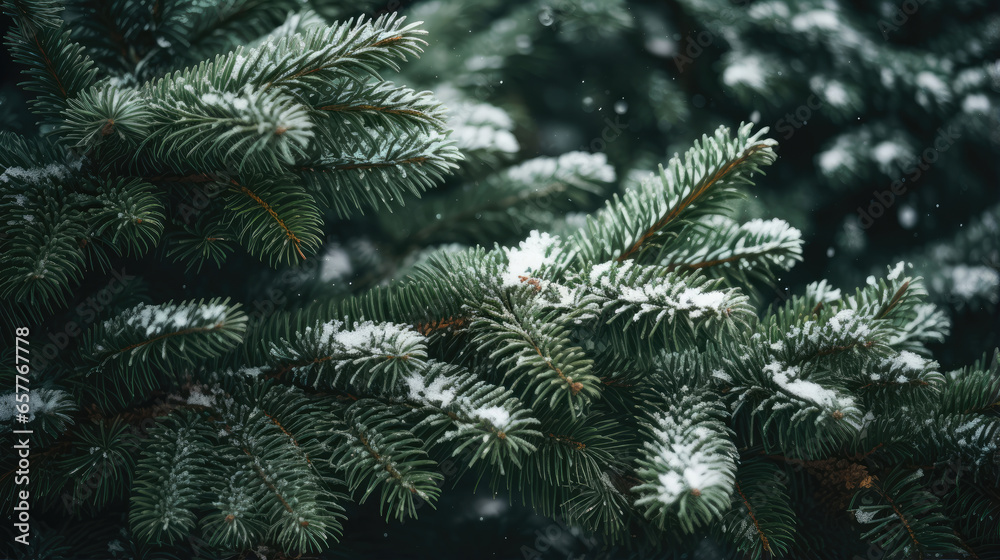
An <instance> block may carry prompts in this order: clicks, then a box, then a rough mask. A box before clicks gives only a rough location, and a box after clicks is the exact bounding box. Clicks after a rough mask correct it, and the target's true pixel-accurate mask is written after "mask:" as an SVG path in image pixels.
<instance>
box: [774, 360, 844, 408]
mask: <svg viewBox="0 0 1000 560" xmlns="http://www.w3.org/2000/svg"><path fill="white" fill-rule="evenodd" d="M764 372H765V373H768V374H769V375H770V376H771V379H773V380H774V382H775V383H776V384H777V385H778V386H779V387H781V389H782V390H783V391H785V392H786V393H788V394H790V395H792V396H794V397H796V398H798V399H800V400H804V401H809V402H812V403H815V404H817V405H819V406H820V407H822V408H825V409H836V410H839V409H841V408H844V407H847V406H853V405H854V400H853V399H852V398H851V397H841V396H840V395H838V394H837V393H836V392H835V391H833V390H830V389H827V388H826V387H823V386H822V385H820V384H818V383H813V382H812V381H806V380H802V379H798V376H799V375H800V373H801V372H800V370H799V368H798V367H796V366H785V365H784V364H782V363H780V362H776V361H775V362H771V363H769V364H767V365H766V366H764Z"/></svg>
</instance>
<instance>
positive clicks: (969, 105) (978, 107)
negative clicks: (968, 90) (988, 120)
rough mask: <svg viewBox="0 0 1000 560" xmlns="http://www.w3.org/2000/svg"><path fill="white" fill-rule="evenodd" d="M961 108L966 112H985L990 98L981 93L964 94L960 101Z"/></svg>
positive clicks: (988, 106) (988, 107) (988, 108)
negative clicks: (964, 96)
mask: <svg viewBox="0 0 1000 560" xmlns="http://www.w3.org/2000/svg"><path fill="white" fill-rule="evenodd" d="M962 110H963V111H965V112H966V113H985V112H986V111H989V110H990V99H989V98H988V97H986V96H985V95H983V94H981V93H977V94H975V95H969V96H966V98H965V99H964V100H963V101H962Z"/></svg>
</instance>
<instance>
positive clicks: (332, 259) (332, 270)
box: [319, 243, 354, 282]
mask: <svg viewBox="0 0 1000 560" xmlns="http://www.w3.org/2000/svg"><path fill="white" fill-rule="evenodd" d="M353 273H354V267H353V266H352V265H351V256H350V255H349V254H348V253H347V251H346V250H344V248H343V247H342V246H341V245H340V244H339V243H334V244H332V245H330V247H329V248H328V249H327V250H326V252H325V253H323V265H322V268H320V272H319V279H320V281H321V282H336V281H338V280H341V279H342V278H346V277H348V276H350V275H351V274H353Z"/></svg>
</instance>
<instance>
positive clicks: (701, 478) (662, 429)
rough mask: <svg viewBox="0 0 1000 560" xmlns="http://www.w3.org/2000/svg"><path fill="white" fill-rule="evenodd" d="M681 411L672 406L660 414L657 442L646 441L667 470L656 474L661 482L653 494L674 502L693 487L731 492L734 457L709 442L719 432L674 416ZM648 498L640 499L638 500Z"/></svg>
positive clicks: (655, 458)
mask: <svg viewBox="0 0 1000 560" xmlns="http://www.w3.org/2000/svg"><path fill="white" fill-rule="evenodd" d="M679 412H680V411H678V410H675V409H671V410H670V411H667V413H665V414H661V415H659V417H658V418H657V420H658V426H657V427H656V429H655V436H656V441H657V442H658V443H656V444H647V445H648V448H649V449H650V451H652V452H653V457H652V458H653V461H654V462H655V463H657V464H659V465H662V466H663V467H666V469H667V470H665V472H661V473H660V474H659V475H658V476H657V483H658V484H657V487H656V489H655V490H654V494H653V496H652V497H653V498H655V499H656V500H658V501H660V502H661V503H663V504H665V505H671V504H673V503H674V502H676V501H677V500H678V499H679V498H680V497H681V496H683V495H684V494H685V493H687V492H690V491H692V490H698V491H700V492H704V491H706V490H707V489H713V488H718V489H721V490H723V491H725V492H729V491H731V490H732V486H733V479H732V477H731V475H732V472H731V471H730V469H729V468H727V467H730V465H731V464H732V463H731V462H730V459H731V457H730V456H729V455H728V454H727V453H725V449H724V448H723V449H719V448H718V447H715V446H713V445H711V444H710V443H709V441H710V439H711V438H712V437H716V434H714V433H713V432H712V431H711V430H709V429H708V428H706V427H704V426H698V425H695V423H694V422H693V420H692V418H691V417H690V416H684V415H680V416H679V417H676V418H675V417H674V413H679ZM648 499H649V498H640V500H639V502H637V503H641V502H643V501H648Z"/></svg>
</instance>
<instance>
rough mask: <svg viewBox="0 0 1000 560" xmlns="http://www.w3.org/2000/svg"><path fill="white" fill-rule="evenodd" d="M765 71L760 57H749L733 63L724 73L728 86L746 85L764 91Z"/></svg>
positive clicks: (724, 79) (724, 80)
mask: <svg viewBox="0 0 1000 560" xmlns="http://www.w3.org/2000/svg"><path fill="white" fill-rule="evenodd" d="M765 74H766V72H765V70H764V65H763V63H762V61H761V59H760V57H757V56H753V55H749V56H745V57H743V58H740V59H739V60H737V61H735V62H733V63H732V64H730V65H729V66H727V67H726V69H725V71H724V72H723V73H722V81H723V83H725V84H726V85H727V86H730V87H732V86H736V85H744V86H747V87H749V88H751V89H764V85H765V79H764V78H765Z"/></svg>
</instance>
